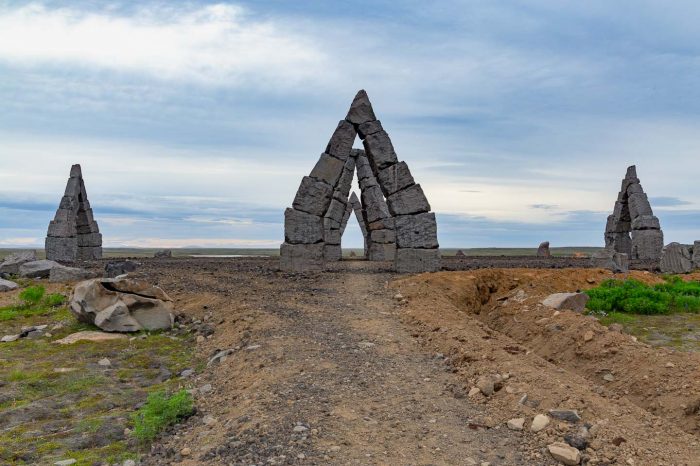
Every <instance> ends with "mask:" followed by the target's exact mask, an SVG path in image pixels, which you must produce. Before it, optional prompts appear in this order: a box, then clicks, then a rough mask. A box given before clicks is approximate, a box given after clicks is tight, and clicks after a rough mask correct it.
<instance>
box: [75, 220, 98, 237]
mask: <svg viewBox="0 0 700 466" xmlns="http://www.w3.org/2000/svg"><path fill="white" fill-rule="evenodd" d="M76 230H78V234H79V235H85V234H88V233H99V232H100V229H99V228H98V227H97V222H92V223H90V224H87V225H81V224H78V226H77V228H76Z"/></svg>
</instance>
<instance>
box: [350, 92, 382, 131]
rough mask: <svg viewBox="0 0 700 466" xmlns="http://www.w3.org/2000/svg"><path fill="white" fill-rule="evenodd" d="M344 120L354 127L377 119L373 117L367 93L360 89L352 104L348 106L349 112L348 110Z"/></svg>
mask: <svg viewBox="0 0 700 466" xmlns="http://www.w3.org/2000/svg"><path fill="white" fill-rule="evenodd" d="M345 119H346V120H347V121H349V122H350V123H352V124H353V125H356V126H357V125H361V124H362V123H367V122H368V121H374V120H376V119H377V117H376V116H374V110H373V109H372V103H371V102H370V101H369V97H368V96H367V92H365V90H364V89H361V90H360V91H358V93H357V94H356V95H355V98H354V99H353V101H352V104H351V105H350V110H348V114H347V116H346V117H345Z"/></svg>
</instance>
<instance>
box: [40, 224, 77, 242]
mask: <svg viewBox="0 0 700 466" xmlns="http://www.w3.org/2000/svg"><path fill="white" fill-rule="evenodd" d="M47 235H48V236H54V237H58V238H69V237H74V236H77V235H78V229H77V228H76V227H75V223H73V222H68V221H59V222H57V221H55V220H51V221H50V222H49V230H48V232H47Z"/></svg>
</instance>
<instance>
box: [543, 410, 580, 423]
mask: <svg viewBox="0 0 700 466" xmlns="http://www.w3.org/2000/svg"><path fill="white" fill-rule="evenodd" d="M549 416H550V417H553V418H554V419H559V420H560V421H567V422H572V423H576V422H578V421H580V420H581V416H579V414H578V411H576V410H575V409H550V410H549Z"/></svg>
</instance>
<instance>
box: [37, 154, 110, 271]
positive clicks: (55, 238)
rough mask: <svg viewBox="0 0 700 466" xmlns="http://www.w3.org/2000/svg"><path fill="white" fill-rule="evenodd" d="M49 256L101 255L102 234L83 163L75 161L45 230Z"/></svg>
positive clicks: (71, 258)
mask: <svg viewBox="0 0 700 466" xmlns="http://www.w3.org/2000/svg"><path fill="white" fill-rule="evenodd" d="M45 249H46V258H47V259H49V260H57V261H63V262H75V261H76V260H94V259H101V258H102V234H101V233H100V230H99V227H98V225H97V222H96V221H95V219H94V218H93V214H92V208H91V207H90V202H88V198H87V192H86V190H85V183H84V182H83V174H82V170H81V168H80V165H73V166H72V167H71V169H70V178H68V183H67V185H66V190H65V193H64V196H63V198H61V203H60V204H59V206H58V210H56V215H55V216H54V219H53V220H51V222H50V223H49V229H48V232H47V233H46V244H45Z"/></svg>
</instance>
